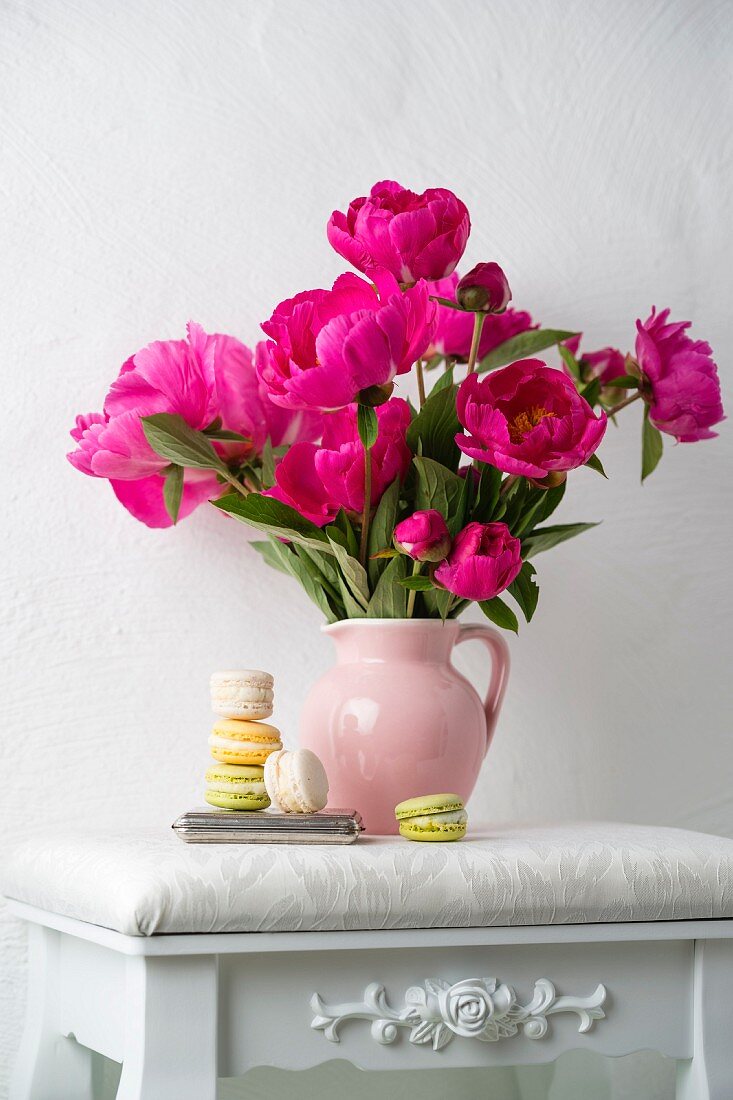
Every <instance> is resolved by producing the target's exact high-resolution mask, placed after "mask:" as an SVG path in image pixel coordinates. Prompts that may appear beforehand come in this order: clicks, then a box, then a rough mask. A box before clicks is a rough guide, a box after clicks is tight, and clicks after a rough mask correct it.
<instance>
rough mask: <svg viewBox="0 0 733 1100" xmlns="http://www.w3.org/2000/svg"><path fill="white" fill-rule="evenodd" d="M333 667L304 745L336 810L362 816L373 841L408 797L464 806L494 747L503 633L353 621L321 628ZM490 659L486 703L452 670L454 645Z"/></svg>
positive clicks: (307, 722) (306, 712)
mask: <svg viewBox="0 0 733 1100" xmlns="http://www.w3.org/2000/svg"><path fill="white" fill-rule="evenodd" d="M322 629H323V631H324V633H326V634H328V636H329V637H330V638H332V639H333V641H334V643H335V646H336V664H335V665H334V666H333V667H332V668H330V669H329V670H328V672H326V674H325V675H324V676H322V677H321V679H320V680H318V681H317V682H316V683H315V684H314V685H313V687H312V688H311V691H310V693H309V695H308V697H307V698H306V701H305V704H304V706H303V710H302V713H301V722H300V744H301V746H302V747H303V748H309V749H312V750H313V751H314V752H316V753H317V754H318V756H320V758H321V760H322V761H323V764H324V766H325V768H326V771H327V773H328V778H329V784H330V792H329V798H328V801H329V805H331V806H340V807H345V808H354V809H357V810H358V811H359V812H360V813H361V815H362V817H363V819H364V823H365V826H366V829H367V832H370V833H395V832H397V823H396V821H395V816H394V807H395V805H396V804H397V803H398V802H401V801H402V800H403V799H405V798H412V797H414V796H416V795H421V794H435V793H439V792H443V791H450V792H452V793H456V794H459V795H460V796H461V798H463V799H464V801H466V800H467V799H468V798H469V796H470V794H471V792H472V791H473V788H474V785H475V783H476V779H477V777H478V773H479V769H480V767H481V763H482V761H483V759H484V756H485V755H486V752H487V749H488V747H489V744H490V742H491V737H492V735H493V732H494V728H495V726H496V720H497V717H498V714H499V709H500V707H501V703H502V699H503V696H504V690H505V687H506V681H507V676H508V672H509V652H508V649H507V645H506V642H505V641H504V639H503V638H502V636H501V635H500V634H499V633H498V631H496V630H494V629H493V628H492V627H490V626H483V625H481V624H479V625H476V624H467V625H463V624H460V623H458V622H455V621H453V620H448V621H447V622H445V623H442V622H439V621H437V620H434V619H347V620H344V621H341V622H338V623H333V624H331V625H329V626H324V627H323V628H322ZM471 640H475V641H480V642H482V643H483V644H484V645H485V646H486V648H487V649H488V650H489V653H490V656H491V679H490V683H489V690H488V692H487V696H486V698H485V699H484V700H483V701H482V700H481V699H480V698H479V696H478V694H477V692H476V690H475V688H474V687H472V685H471V684H470V683H469V681H468V680H467V679H466V678H465V676H462V675H461V673H460V672H458V671H457V669H456V668H454V666H453V664H452V663H451V655H452V653H453V649H454V647H455V646H456V645H459V644H460V643H461V642H465V641H471Z"/></svg>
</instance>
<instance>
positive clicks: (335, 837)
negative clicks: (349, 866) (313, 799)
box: [172, 806, 364, 844]
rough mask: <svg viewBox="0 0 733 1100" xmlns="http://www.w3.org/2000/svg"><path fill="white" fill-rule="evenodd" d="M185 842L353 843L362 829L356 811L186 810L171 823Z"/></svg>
mask: <svg viewBox="0 0 733 1100" xmlns="http://www.w3.org/2000/svg"><path fill="white" fill-rule="evenodd" d="M172 828H173V830H174V832H175V833H176V834H177V835H178V836H179V837H180V838H181V840H185V842H186V843H187V844H353V843H354V841H355V840H357V839H358V837H359V834H360V833H362V832H363V831H364V826H363V824H362V820H361V815H360V814H359V813H357V811H356V810H340V809H333V808H331V807H330V806H327V807H326V809H325V810H319V811H318V813H315V814H284V813H280V812H279V811H277V810H272V809H270V810H212V809H207V808H205V807H202V808H197V809H195V810H189V811H188V813H185V814H181V816H180V817H178V818H176V820H175V821H174V822H173V825H172Z"/></svg>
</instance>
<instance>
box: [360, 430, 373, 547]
mask: <svg viewBox="0 0 733 1100" xmlns="http://www.w3.org/2000/svg"><path fill="white" fill-rule="evenodd" d="M362 445H363V447H364V507H363V509H362V513H361V540H360V542H359V561H360V562H361V564H362V565H363V566H365V567H366V560H367V547H368V546H369V519H370V517H371V512H372V454H371V451H372V449H371V447H367V445H366V444H365V443H364V444H362Z"/></svg>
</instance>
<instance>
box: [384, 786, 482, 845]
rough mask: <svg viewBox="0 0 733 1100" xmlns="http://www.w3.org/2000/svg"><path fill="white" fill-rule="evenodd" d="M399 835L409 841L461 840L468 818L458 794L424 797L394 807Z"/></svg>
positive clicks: (410, 799) (411, 799) (408, 800)
mask: <svg viewBox="0 0 733 1100" xmlns="http://www.w3.org/2000/svg"><path fill="white" fill-rule="evenodd" d="M394 812H395V817H396V818H397V820H398V822H399V826H400V835H401V836H404V837H406V838H407V840H432V841H435V840H441V841H444V840H461V838H462V837H464V836H465V835H466V823H467V822H468V814H467V813H466V811H465V810H464V808H463V800H462V799H461V798H459V797H458V795H457V794H424V795H420V797H419V798H408V799H406V800H405V801H404V802H400V803H399V804H398V805H397V806H395V810H394Z"/></svg>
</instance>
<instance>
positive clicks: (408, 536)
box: [394, 508, 451, 561]
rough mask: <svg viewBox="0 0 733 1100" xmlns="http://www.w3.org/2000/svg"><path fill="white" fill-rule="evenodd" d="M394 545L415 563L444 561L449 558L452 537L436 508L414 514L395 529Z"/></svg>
mask: <svg viewBox="0 0 733 1100" xmlns="http://www.w3.org/2000/svg"><path fill="white" fill-rule="evenodd" d="M394 544H395V546H396V547H397V549H398V550H401V551H402V552H403V553H404V554H409V556H410V557H411V558H413V560H414V561H442V560H443V558H445V557H447V555H448V552H449V550H450V545H451V537H450V534H449V533H448V528H447V526H446V522H445V520H444V519H443V516H442V515H441V513H440V512H438V511H437V510H436V509H435V508H430V509H428V510H427V511H425V512H413V513H412V515H411V516H408V517H407V519H403V520H402V522H401V523H398V524H397V526H396V527H395V529H394Z"/></svg>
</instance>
